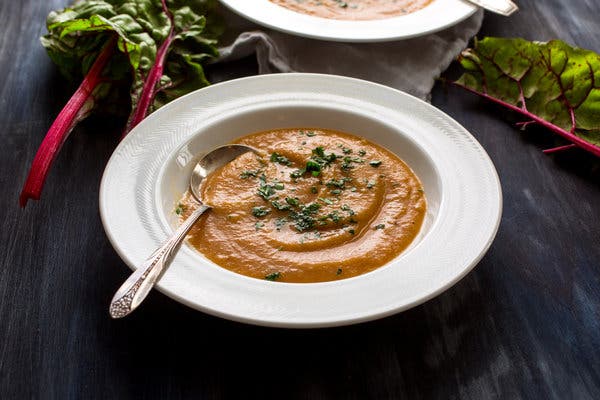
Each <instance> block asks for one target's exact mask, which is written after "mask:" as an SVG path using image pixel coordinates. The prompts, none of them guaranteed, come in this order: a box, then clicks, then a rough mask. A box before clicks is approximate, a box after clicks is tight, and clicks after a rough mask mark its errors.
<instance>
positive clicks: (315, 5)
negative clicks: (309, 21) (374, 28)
mask: <svg viewBox="0 0 600 400" xmlns="http://www.w3.org/2000/svg"><path fill="white" fill-rule="evenodd" d="M269 1H271V2H273V3H275V4H278V5H280V6H282V7H285V8H288V9H290V10H292V11H296V12H299V13H302V14H307V15H312V16H315V17H321V18H330V19H343V20H372V19H384V18H392V17H398V16H400V15H406V14H410V13H412V12H415V11H417V10H420V9H422V8H423V7H426V6H427V5H429V4H430V3H431V2H432V1H434V0H269Z"/></svg>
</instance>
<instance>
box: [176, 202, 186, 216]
mask: <svg viewBox="0 0 600 400" xmlns="http://www.w3.org/2000/svg"><path fill="white" fill-rule="evenodd" d="M184 211H185V206H184V205H183V204H181V203H179V204H177V208H175V214H177V215H181V214H183V212H184Z"/></svg>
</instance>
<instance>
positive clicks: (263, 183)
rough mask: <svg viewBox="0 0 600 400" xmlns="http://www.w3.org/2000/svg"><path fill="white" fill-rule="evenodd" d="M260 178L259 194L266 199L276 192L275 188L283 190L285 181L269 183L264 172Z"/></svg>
mask: <svg viewBox="0 0 600 400" xmlns="http://www.w3.org/2000/svg"><path fill="white" fill-rule="evenodd" d="M258 179H259V181H260V184H259V187H258V195H259V196H260V197H262V198H263V199H265V200H269V198H270V197H271V196H273V195H274V194H275V190H283V183H279V182H273V183H272V184H268V183H267V177H266V176H265V174H262V175H261V176H260V177H259V178H258Z"/></svg>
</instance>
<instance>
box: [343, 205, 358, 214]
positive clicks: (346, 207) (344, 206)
mask: <svg viewBox="0 0 600 400" xmlns="http://www.w3.org/2000/svg"><path fill="white" fill-rule="evenodd" d="M342 211H346V212H347V213H348V215H354V214H356V213H355V212H354V210H353V209H351V208H350V206H349V205H348V204H344V205H343V206H342Z"/></svg>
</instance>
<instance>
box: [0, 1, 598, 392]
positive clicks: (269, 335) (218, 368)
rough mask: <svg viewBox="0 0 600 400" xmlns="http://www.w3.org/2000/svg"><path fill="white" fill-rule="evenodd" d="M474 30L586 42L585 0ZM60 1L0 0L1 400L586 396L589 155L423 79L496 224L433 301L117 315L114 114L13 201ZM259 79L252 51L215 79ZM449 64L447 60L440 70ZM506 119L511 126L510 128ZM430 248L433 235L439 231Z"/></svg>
mask: <svg viewBox="0 0 600 400" xmlns="http://www.w3.org/2000/svg"><path fill="white" fill-rule="evenodd" d="M518 3H519V5H520V6H521V11H520V12H519V13H518V14H515V15H514V16H513V17H511V18H508V19H507V18H503V17H499V16H494V15H490V14H486V17H485V20H484V24H483V28H482V31H481V33H480V36H483V35H494V36H511V37H512V36H520V37H524V38H527V39H532V40H533V39H535V40H548V39H552V38H561V39H563V40H566V41H568V42H570V43H572V44H577V45H579V46H581V47H585V48H589V49H592V50H595V51H596V52H600V41H599V40H598V38H600V23H599V19H598V17H599V15H600V3H599V2H598V0H573V1H568V2H566V1H559V0H545V1H536V0H521V1H519V2H518ZM66 4H67V1H66V0H47V1H39V0H20V1H9V0H2V1H0V71H1V72H2V80H0V127H1V128H0V138H1V141H0V143H1V144H0V146H1V147H0V155H1V156H0V188H1V195H0V210H1V211H0V213H1V214H0V227H1V230H0V263H1V265H0V399H30V398H32V399H128V398H136V399H138V398H139V399H188V398H203V399H204V398H207V399H221V398H232V399H240V398H248V399H253V398H281V399H288V398H289V399H336V398H344V399H369V398H373V399H388V398H389V399H395V398H406V399H430V398H432V399H598V398H600V211H599V208H598V207H599V205H600V162H599V160H597V159H594V158H593V157H591V156H589V155H587V154H585V153H583V152H581V151H578V150H573V151H569V152H565V153H562V154H556V155H554V156H547V155H544V154H542V152H541V150H542V149H544V148H547V147H550V146H552V145H553V144H554V143H556V139H555V138H554V137H553V136H552V135H550V134H548V133H547V132H545V131H543V130H540V129H529V130H527V131H526V132H520V131H519V130H517V129H515V128H514V126H513V125H512V124H511V123H510V122H507V117H508V118H509V120H510V118H511V116H509V115H507V114H506V113H505V112H504V111H502V110H501V109H499V108H497V107H494V106H491V105H489V104H486V103H483V102H482V101H480V100H479V99H477V98H475V97H474V96H472V95H469V94H466V93H463V92H461V91H460V90H459V89H456V88H444V87H443V86H442V85H441V84H438V85H437V86H436V88H435V90H434V93H433V104H434V105H436V106H438V107H440V108H441V109H442V110H444V111H445V112H447V113H448V114H449V115H451V116H452V117H454V118H455V119H456V120H458V121H459V122H460V123H461V124H463V125H464V126H465V127H466V128H467V129H469V130H470V131H471V132H472V133H473V135H474V136H475V137H476V138H477V139H478V140H479V141H480V142H481V143H482V145H483V146H484V147H485V149H486V150H487V151H488V152H489V154H490V156H491V158H492V160H493V161H494V163H495V164H496V167H497V169H498V173H499V175H500V180H501V182H502V186H503V192H504V215H503V219H502V224H501V226H500V230H499V232H498V236H497V238H496V240H495V242H494V244H493V245H492V247H491V249H490V251H489V253H488V254H487V255H486V256H485V258H484V259H483V260H482V261H481V263H480V264H479V265H478V266H477V267H476V268H475V270H474V271H473V272H472V273H470V274H469V275H468V276H467V277H466V278H464V279H463V280H462V281H461V282H460V283H458V284H457V285H456V286H454V287H453V288H451V289H449V290H448V291H447V292H445V293H444V294H442V295H441V296H439V297H437V298H435V299H433V300H431V301H429V302H427V303H425V304H423V305H421V306H419V307H416V308H414V309H412V310H409V311H407V312H404V313H402V314H398V315H396V316H392V317H389V318H386V319H383V320H380V321H376V322H371V323H366V324H362V325H357V326H351V327H344V328H335V329H323V330H282V329H268V328H260V327H254V326H246V325H242V324H238V323H233V322H228V321H224V320H221V319H218V318H214V317H210V316H207V315H204V314H202V313H199V312H196V311H193V310H191V309H188V308H186V307H184V306H182V305H180V304H178V303H176V302H174V301H172V300H170V299H168V298H166V297H165V296H163V295H161V294H159V293H152V294H151V295H150V297H149V299H148V300H147V303H146V304H144V305H143V307H142V308H141V309H140V310H138V311H137V312H136V313H135V314H133V315H132V316H131V317H129V318H127V319H125V320H120V321H113V320H111V319H110V318H109V317H108V313H107V306H108V304H109V301H110V298H111V297H112V294H113V292H114V291H115V290H116V288H117V287H118V286H119V285H120V283H121V282H122V281H123V280H124V279H125V277H126V276H127V274H128V270H127V269H126V267H125V266H124V265H123V263H122V262H121V261H120V259H119V257H118V256H117V254H116V253H115V252H114V250H113V249H112V247H111V246H110V244H109V242H108V240H107V238H106V237H105V235H104V232H103V229H102V226H101V223H100V218H99V216H98V196H97V195H98V186H99V182H100V177H101V174H102V171H103V168H104V165H105V164H106V161H107V160H108V157H109V156H110V154H111V152H112V150H113V149H114V147H115V146H116V144H117V142H118V137H119V135H120V129H121V128H120V126H121V123H122V121H118V120H107V119H98V118H96V119H92V120H90V121H87V122H86V123H84V124H82V125H81V126H80V127H78V128H77V129H76V130H75V131H74V132H73V134H72V135H71V137H70V138H69V140H68V141H67V142H66V144H65V145H64V148H63V149H62V152H61V153H60V155H59V156H58V159H57V161H56V163H55V165H54V167H53V169H52V171H51V173H50V176H49V179H48V182H47V185H46V186H47V187H46V188H45V191H44V194H43V197H42V199H43V201H41V202H37V203H35V202H34V203H32V204H30V205H29V206H28V208H27V209H26V210H20V209H19V208H18V206H17V199H18V194H19V190H20V187H21V185H22V183H23V182H24V180H25V177H26V174H27V171H28V168H29V164H30V162H31V160H32V159H33V156H34V154H35V151H36V149H37V146H38V145H39V143H40V141H41V139H42V137H43V135H44V133H45V131H46V130H47V128H48V127H49V126H50V124H51V122H52V120H53V118H54V116H55V115H56V114H57V113H58V112H59V110H60V108H61V107H62V105H63V104H64V103H65V102H66V100H67V99H68V97H69V96H70V94H71V93H72V91H73V89H74V88H73V87H69V86H68V85H65V83H64V81H63V80H62V79H61V78H60V76H59V75H58V73H57V70H56V68H55V67H54V66H53V65H52V64H51V62H50V60H49V59H48V57H47V56H46V54H45V52H44V50H43V49H42V47H41V46H40V45H39V41H38V37H39V36H40V35H41V34H43V33H44V31H45V27H44V18H45V16H46V15H47V13H48V12H49V11H50V10H51V9H56V8H61V7H63V6H65V5H66ZM254 73H256V65H255V63H254V61H253V60H252V59H245V60H242V61H241V62H237V63H234V64H231V65H229V66H227V67H221V68H219V69H213V70H212V71H211V74H210V75H211V77H212V80H213V81H219V80H223V79H230V78H234V77H239V76H244V75H250V74H254ZM457 73H458V70H457V68H456V66H454V67H451V68H450V70H449V71H448V74H449V76H455V75H456V74H457ZM514 121H516V119H515V120H513V122H514ZM440 245H443V244H440Z"/></svg>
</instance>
